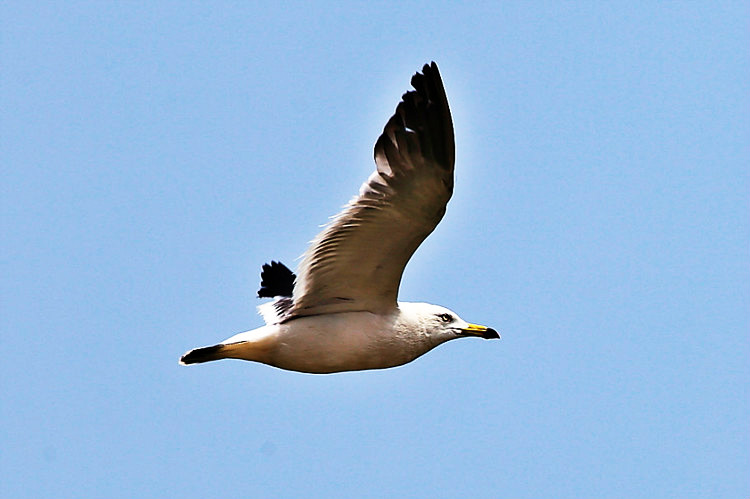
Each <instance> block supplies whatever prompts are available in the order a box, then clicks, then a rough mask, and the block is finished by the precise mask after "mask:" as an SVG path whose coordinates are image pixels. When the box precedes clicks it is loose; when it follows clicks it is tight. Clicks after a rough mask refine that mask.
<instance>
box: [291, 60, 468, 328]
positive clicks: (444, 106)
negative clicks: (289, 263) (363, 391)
mask: <svg viewBox="0 0 750 499" xmlns="http://www.w3.org/2000/svg"><path fill="white" fill-rule="evenodd" d="M411 84H412V86H413V87H414V90H411V91H408V92H406V93H405V94H404V95H403V96H402V100H401V102H400V103H399V104H398V106H397V107H396V111H395V113H394V114H393V116H392V117H391V118H390V119H389V120H388V122H387V123H386V125H385V128H384V129H383V133H382V134H381V135H380V137H379V138H378V140H377V141H376V143H375V164H376V166H377V168H376V170H375V172H373V174H372V175H370V178H369V179H368V180H367V181H366V182H365V183H364V184H363V185H362V187H361V188H360V192H359V195H358V196H357V197H355V198H354V199H352V200H351V201H350V202H349V204H348V205H347V206H346V207H345V208H344V210H343V211H342V212H341V213H339V214H338V215H337V216H336V217H334V219H333V220H332V221H331V223H330V224H328V225H327V226H326V227H325V228H324V229H323V231H322V232H321V233H320V234H318V236H317V237H316V238H315V239H314V240H313V242H312V243H311V245H310V247H309V249H308V251H307V252H306V253H305V255H304V257H303V259H302V262H301V263H300V267H299V269H298V278H297V281H296V283H295V286H294V293H293V301H294V304H293V306H292V307H291V308H290V309H289V310H288V312H287V313H286V314H285V318H284V320H290V319H292V318H295V317H300V316H306V315H317V314H324V313H335V312H346V311H360V310H368V311H371V312H374V313H381V312H384V311H387V310H389V309H393V308H394V307H396V300H397V296H398V288H399V284H400V282H401V275H402V274H403V271H404V267H405V266H406V264H407V262H408V261H409V258H411V256H412V254H413V253H414V251H416V249H417V247H419V245H420V244H421V243H422V241H424V239H425V238H426V237H427V236H428V235H429V234H430V233H431V232H432V231H433V230H434V229H435V227H436V226H437V224H438V223H439V222H440V220H441V219H442V217H443V214H444V213H445V207H446V204H447V202H448V200H449V199H450V197H451V194H452V193H453V166H454V162H455V144H454V137H453V123H452V120H451V114H450V109H449V107H448V100H447V98H446V95H445V89H444V88H443V82H442V80H441V78H440V73H439V71H438V68H437V65H436V64H435V63H434V62H433V63H432V64H430V65H427V64H426V65H425V66H424V67H423V68H422V73H416V74H415V75H414V76H413V77H412V79H411Z"/></svg>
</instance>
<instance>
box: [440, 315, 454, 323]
mask: <svg viewBox="0 0 750 499" xmlns="http://www.w3.org/2000/svg"><path fill="white" fill-rule="evenodd" d="M438 317H439V318H440V320H441V321H443V322H446V323H448V322H453V316H452V315H451V314H439V315H438Z"/></svg>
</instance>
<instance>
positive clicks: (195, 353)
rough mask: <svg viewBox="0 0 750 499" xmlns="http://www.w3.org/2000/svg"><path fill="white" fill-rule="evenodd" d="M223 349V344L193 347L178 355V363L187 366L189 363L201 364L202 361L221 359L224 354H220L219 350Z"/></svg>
mask: <svg viewBox="0 0 750 499" xmlns="http://www.w3.org/2000/svg"><path fill="white" fill-rule="evenodd" d="M223 349H224V345H213V346H210V347H203V348H195V349H193V350H190V351H189V352H188V353H186V354H185V355H183V356H182V357H180V364H182V365H183V366H187V365H190V364H201V363H203V362H209V361H212V360H219V359H223V358H224V356H223V355H222V354H221V351H222V350H223Z"/></svg>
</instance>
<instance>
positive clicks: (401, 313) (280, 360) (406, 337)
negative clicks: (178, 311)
mask: <svg viewBox="0 0 750 499" xmlns="http://www.w3.org/2000/svg"><path fill="white" fill-rule="evenodd" d="M424 307H435V308H436V309H437V308H441V309H442V307H437V306H436V305H427V304H418V303H399V308H398V309H396V310H394V311H393V313H391V314H388V315H379V314H373V313H371V312H342V313H337V314H324V315H314V316H310V317H301V318H299V319H295V320H292V321H289V322H286V323H283V324H269V325H266V326H263V327H260V328H258V329H253V330H252V331H247V332H244V333H240V334H237V335H234V336H232V337H231V338H227V339H226V340H224V341H223V342H222V344H223V345H225V347H226V348H225V349H224V350H223V351H224V354H225V356H226V357H229V358H235V359H244V360H252V361H256V362H262V363H264V364H269V365H272V366H276V367H279V368H281V369H288V370H292V371H300V372H307V373H317V374H323V373H333V372H340V371H357V370H363V369H383V368H387V367H394V366H400V365H402V364H406V363H407V362H411V361H412V360H414V359H416V358H417V357H419V356H420V355H422V354H424V353H426V352H427V351H429V350H431V349H433V348H435V347H436V346H438V345H439V344H441V343H444V342H445V341H448V340H450V339H452V338H455V337H456V336H455V335H454V334H452V333H450V332H447V331H446V333H445V334H436V331H434V330H432V329H433V328H430V327H429V325H430V324H431V321H428V320H423V318H422V315H423V314H421V313H418V312H417V310H418V309H423V308H424Z"/></svg>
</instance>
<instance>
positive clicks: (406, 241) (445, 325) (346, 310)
mask: <svg viewBox="0 0 750 499" xmlns="http://www.w3.org/2000/svg"><path fill="white" fill-rule="evenodd" d="M411 85H412V87H413V88H414V90H410V91H408V92H406V93H405V94H404V95H403V96H402V98H401V102H400V103H399V104H398V106H397V107H396V111H395V113H394V114H393V116H392V117H391V118H390V119H389V120H388V122H387V123H386V125H385V128H384V129H383V133H382V134H381V135H380V137H379V138H378V140H377V142H376V143H375V164H376V169H375V171H374V172H373V173H372V174H371V175H370V177H369V178H368V179H367V181H365V183H364V184H363V185H362V187H361V188H360V190H359V194H358V195H357V196H355V197H354V198H353V199H352V200H351V201H350V202H349V203H348V204H347V205H346V206H345V207H344V209H343V210H342V211H341V213H339V214H338V215H336V216H335V217H333V219H332V220H331V222H330V223H329V224H328V225H326V226H325V227H324V229H323V231H322V232H321V233H320V234H318V235H317V236H316V237H315V239H314V240H313V241H312V242H311V244H310V246H309V248H308V250H307V251H306V252H305V254H304V255H303V256H302V260H301V262H300V265H299V268H298V275H296V276H295V275H294V273H293V272H292V271H291V270H289V269H288V268H287V267H286V266H285V265H283V264H282V263H280V262H276V261H271V263H270V264H265V265H263V267H262V271H261V285H260V290H259V291H258V297H259V298H272V299H273V301H271V302H267V303H265V304H263V305H261V306H259V307H258V310H259V312H260V314H261V316H262V317H263V319H264V321H265V323H266V324H265V325H264V326H262V327H259V328H257V329H254V330H252V331H247V332H244V333H239V334H236V335H234V336H232V337H230V338H227V339H226V340H224V341H222V342H221V343H219V344H217V345H213V346H207V347H202V348H196V349H194V350H190V351H189V352H187V353H186V354H185V355H183V356H182V358H181V359H180V363H181V364H184V365H187V364H198V363H202V362H209V361H213V360H219V359H228V358H229V359H242V360H249V361H255V362H260V363H263V364H268V365H271V366H274V367H277V368H281V369H286V370H289V371H298V372H303V373H313V374H327V373H336V372H344V371H360V370H365V369H385V368H389V367H395V366H400V365H403V364H406V363H408V362H411V361H412V360H414V359H416V358H417V357H420V356H421V355H423V354H425V353H427V352H428V351H430V350H432V349H433V348H435V347H436V346H438V345H440V344H442V343H445V342H446V341H449V340H453V339H456V338H464V337H479V338H485V339H492V338H498V339H499V338H500V335H499V334H498V333H497V331H495V330H494V329H492V328H490V327H487V326H480V325H477V324H470V323H468V322H466V321H464V320H463V319H461V318H460V317H459V316H458V314H456V313H455V312H453V311H451V310H449V309H447V308H445V307H441V306H438V305H431V304H428V303H409V302H400V301H398V300H397V298H398V287H399V284H400V282H401V275H402V274H403V272H404V267H405V266H406V263H407V262H408V261H409V258H411V256H412V254H413V253H414V251H416V249H417V247H419V245H420V244H421V243H422V241H424V239H425V238H426V237H427V236H428V235H429V234H430V233H431V232H432V231H433V230H434V229H435V227H436V226H437V224H438V223H439V222H440V220H441V219H442V218H443V215H444V214H445V207H446V204H447V203H448V200H449V199H450V197H451V194H452V193H453V166H454V162H455V144H454V138H453V122H452V119H451V113H450V109H449V108H448V99H447V97H446V95H445V89H444V88H443V81H442V79H441V78H440V72H439V71H438V67H437V65H436V64H435V63H434V62H432V63H431V64H425V65H424V67H423V68H422V72H421V73H419V72H417V73H416V74H415V75H414V76H413V77H412V79H411Z"/></svg>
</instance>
